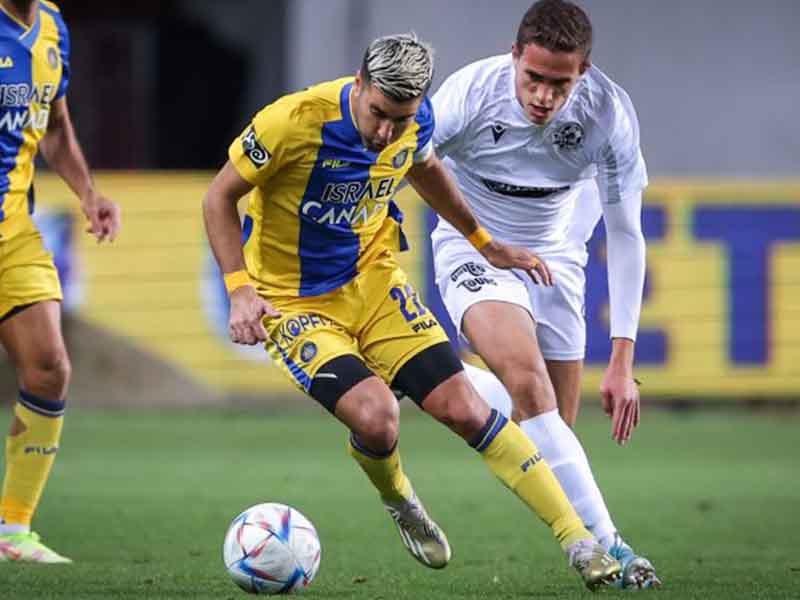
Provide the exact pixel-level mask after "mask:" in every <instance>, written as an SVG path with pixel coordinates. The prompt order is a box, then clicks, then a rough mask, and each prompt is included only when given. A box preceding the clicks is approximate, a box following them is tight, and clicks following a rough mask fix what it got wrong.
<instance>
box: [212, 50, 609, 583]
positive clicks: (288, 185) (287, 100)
mask: <svg viewBox="0 0 800 600" xmlns="http://www.w3.org/2000/svg"><path fill="white" fill-rule="evenodd" d="M432 73H433V59H432V55H431V50H430V48H429V47H428V46H427V45H425V44H423V43H421V42H420V41H419V40H417V38H416V37H415V36H414V35H396V36H389V37H385V38H380V39H378V40H375V41H374V42H373V43H372V44H371V45H370V46H369V48H368V49H367V51H366V53H365V55H364V60H363V62H362V65H361V68H360V70H359V71H358V73H357V74H356V76H355V78H352V77H349V78H344V79H339V80H336V81H331V82H327V83H323V84H320V85H317V86H314V87H311V88H309V89H308V90H306V91H303V92H300V93H297V94H292V95H289V96H285V97H283V98H281V99H279V100H278V101H276V102H275V103H273V104H271V105H269V106H267V107H266V108H264V109H263V110H262V111H261V112H260V113H258V114H257V115H256V116H255V118H254V119H253V121H252V122H251V123H250V125H248V127H247V128H246V129H245V131H244V132H243V133H242V135H241V136H240V137H239V138H238V139H236V140H235V141H234V142H233V144H232V145H231V147H230V150H229V157H230V160H229V161H228V162H227V163H226V165H225V166H224V167H223V168H222V170H221V171H220V172H219V174H218V175H217V176H216V178H215V179H214V182H213V183H212V185H211V187H210V189H209V191H208V194H207V196H206V198H205V203H204V214H205V221H206V228H207V232H208V237H209V240H210V242H211V245H212V248H213V250H214V254H215V256H216V258H217V261H218V262H219V265H220V267H221V269H222V271H223V273H224V274H225V282H226V285H227V287H228V290H229V293H230V296H231V309H230V335H231V338H232V340H233V341H235V342H238V343H244V344H256V343H259V342H266V348H267V350H268V352H269V353H270V355H271V356H272V358H273V360H274V361H275V363H276V364H277V365H278V366H279V368H280V369H281V370H282V371H283V372H284V373H285V374H286V376H287V377H288V378H290V379H291V380H292V381H293V382H294V384H295V385H296V386H297V387H299V388H300V389H302V390H303V391H305V392H306V393H308V394H309V395H311V396H312V397H313V398H314V399H316V400H317V401H318V402H320V403H321V404H322V405H323V406H324V407H325V408H327V409H328V410H329V411H330V412H331V413H332V414H333V415H335V416H336V418H338V419H339V420H340V421H341V422H342V423H344V424H345V425H346V426H347V427H348V428H349V429H350V432H351V435H350V441H349V443H348V450H349V453H350V454H351V455H352V457H353V458H354V459H355V460H356V461H357V462H358V463H359V465H360V466H361V467H362V468H363V470H364V471H365V472H366V474H367V476H368V477H369V479H370V481H371V482H372V483H373V485H374V486H375V487H376V488H377V490H378V492H379V494H380V496H381V499H382V501H383V503H384V505H385V506H386V508H387V510H388V511H389V513H390V515H391V516H392V518H393V519H394V521H395V523H396V525H397V527H398V529H399V532H400V537H401V539H402V541H403V543H404V544H405V546H406V547H407V548H408V550H409V552H410V553H411V554H412V555H413V556H414V557H415V558H416V559H417V560H419V561H420V562H421V563H423V564H424V565H426V566H428V567H432V568H442V567H444V566H445V565H446V564H447V562H448V561H449V559H450V546H449V544H448V542H447V538H446V537H445V535H444V533H443V532H442V530H441V529H440V528H439V526H438V525H437V524H436V523H435V522H434V521H433V520H432V519H431V518H430V517H429V516H428V514H427V512H426V510H425V508H424V507H423V505H422V503H421V502H420V500H419V498H418V497H417V495H416V493H415V492H414V490H413V488H412V486H411V483H410V482H409V479H408V478H407V477H406V475H405V473H404V472H403V469H402V466H401V461H400V456H399V452H398V448H397V440H398V430H399V420H398V403H397V400H396V398H395V395H394V394H393V393H392V391H391V389H390V385H391V386H392V387H393V388H396V389H398V390H401V391H402V392H404V393H405V394H406V395H408V396H409V397H410V398H412V399H413V400H414V402H416V403H417V404H418V405H419V406H420V407H422V408H423V410H425V411H426V412H428V413H430V414H431V415H432V416H433V417H434V418H436V419H437V420H439V421H441V422H442V423H444V424H445V425H446V426H448V427H449V428H450V429H451V430H453V431H454V432H455V433H456V434H458V435H459V436H461V437H462V438H464V440H466V441H467V442H468V443H469V444H470V445H471V446H472V447H473V448H475V449H476V450H477V451H478V452H479V453H480V454H481V456H482V457H483V458H484V460H485V461H486V463H487V465H488V466H489V468H490V469H491V470H492V471H493V472H494V473H495V474H496V475H497V476H498V477H499V478H500V479H501V480H502V481H503V482H504V483H505V484H506V485H507V486H508V487H509V488H511V489H512V490H513V491H514V492H515V493H516V494H517V495H518V496H519V497H520V498H521V499H522V500H523V502H525V503H526V504H527V505H528V506H529V507H530V508H531V509H532V510H533V511H534V512H535V513H536V514H538V515H539V516H540V517H541V518H542V519H543V520H544V521H545V522H546V523H547V524H548V525H549V526H550V527H551V528H552V530H553V533H554V535H555V536H556V538H557V539H558V541H559V542H560V543H561V546H562V548H563V549H564V550H565V551H566V552H567V553H568V555H569V557H570V561H571V563H572V564H573V565H574V566H575V567H576V568H577V569H578V571H579V572H580V573H581V575H582V576H583V578H584V580H585V581H586V583H587V585H589V586H590V587H594V586H597V585H599V584H601V583H604V582H608V581H610V580H613V579H614V578H615V577H616V576H617V573H618V572H619V563H617V562H616V561H615V560H614V559H612V558H611V557H610V556H608V555H607V554H606V553H605V552H604V551H603V549H602V548H601V547H600V546H599V545H598V544H597V543H596V542H595V540H594V538H592V536H591V534H590V533H589V532H588V531H587V530H586V529H585V528H584V526H583V523H582V522H581V521H580V519H579V518H578V516H577V515H576V513H575V511H574V510H573V508H572V506H571V505H570V504H569V502H568V500H567V498H566V496H565V495H564V492H563V491H562V489H561V487H560V486H559V484H558V482H557V480H556V479H555V477H554V476H553V473H552V471H551V470H550V467H549V466H548V465H547V464H546V463H545V462H544V461H543V460H541V457H540V455H539V453H538V451H537V449H536V448H535V447H534V445H533V443H532V442H531V441H530V440H529V439H528V438H527V437H526V436H525V435H524V434H523V433H522V432H521V431H520V429H519V428H518V427H517V426H516V425H515V424H514V423H513V422H510V421H507V420H506V419H505V418H504V417H503V416H502V415H500V414H499V413H497V412H496V411H494V410H490V408H489V407H488V406H487V404H486V403H485V402H484V401H483V400H482V399H481V398H480V397H479V396H478V395H477V393H476V392H475V390H474V389H473V388H472V386H471V385H470V383H469V381H468V379H467V378H466V376H465V374H464V372H463V369H462V366H461V362H460V361H459V360H458V358H457V357H456V355H455V352H454V351H453V349H452V348H451V346H450V344H449V342H448V340H447V337H446V336H445V334H444V332H443V330H442V329H441V327H440V326H439V324H438V323H437V321H436V319H435V318H434V317H433V316H432V315H431V313H430V312H429V310H428V309H427V308H426V307H425V306H424V305H423V304H422V302H421V300H420V298H419V297H418V295H417V293H416V291H415V290H414V288H413V287H412V286H411V284H410V283H409V282H408V279H407V278H406V275H405V273H404V272H403V271H402V270H401V269H400V268H399V267H398V264H397V261H396V257H395V253H396V252H397V251H400V250H402V249H404V246H405V238H404V237H403V233H402V230H401V223H402V213H401V212H400V210H399V208H398V207H397V206H396V205H395V204H394V202H393V201H392V199H391V198H392V196H393V194H394V192H395V190H396V189H397V186H398V184H399V183H400V181H401V180H402V179H403V178H404V177H406V178H407V179H408V180H409V182H410V183H411V184H412V185H413V186H414V187H415V188H416V190H417V191H418V192H419V193H420V195H421V196H422V197H423V198H424V199H425V201H426V202H428V204H430V206H431V207H433V209H434V210H436V211H437V212H438V213H439V214H440V215H441V216H442V217H443V218H445V219H447V220H448V221H449V222H451V223H452V224H453V226H455V227H456V229H458V230H459V231H460V232H462V233H463V234H464V235H465V236H467V237H468V238H469V239H470V241H472V243H473V244H474V245H475V247H476V248H478V250H479V251H480V252H481V254H482V255H483V256H484V257H486V259H487V260H488V261H489V262H490V263H492V264H493V265H495V266H497V267H500V268H517V269H521V270H524V271H528V272H529V274H530V275H531V276H536V277H539V278H541V279H542V280H544V282H545V283H550V281H549V272H548V271H547V268H546V266H545V265H544V264H543V263H541V262H540V261H539V260H538V259H537V258H536V257H535V256H534V255H533V254H531V253H530V252H528V251H526V250H524V249H521V248H514V247H510V246H505V245H503V244H500V243H498V242H496V241H493V240H492V239H491V237H490V236H489V235H488V233H487V232H486V231H485V230H484V229H483V228H481V227H480V226H479V224H478V222H477V221H476V220H475V218H474V216H473V215H472V213H471V212H470V210H469V208H468V207H467V204H466V203H465V202H464V199H463V198H462V197H461V195H460V192H459V191H458V188H457V187H456V185H455V184H454V182H453V181H452V180H451V178H450V177H449V175H448V174H447V172H446V171H445V170H444V167H443V166H442V164H441V163H440V162H439V160H438V158H437V157H436V156H435V154H434V152H433V149H432V146H431V136H432V133H433V128H434V115H433V113H432V109H431V103H430V101H429V100H428V98H427V97H426V96H425V94H426V92H427V90H428V88H429V86H430V83H431V77H432ZM247 193H249V194H250V195H249V206H248V210H247V215H246V217H245V223H244V228H242V226H241V224H240V220H239V214H238V212H237V208H236V205H237V201H238V200H239V199H240V198H241V197H242V196H244V195H245V194H247ZM243 229H244V231H243ZM243 234H244V239H245V243H244V247H242V241H241V240H242V237H243Z"/></svg>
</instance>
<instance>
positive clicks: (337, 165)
mask: <svg viewBox="0 0 800 600" xmlns="http://www.w3.org/2000/svg"><path fill="white" fill-rule="evenodd" d="M349 166H350V163H349V162H348V161H346V160H339V159H338V158H326V159H325V160H323V161H322V168H323V169H344V168H346V167H349Z"/></svg>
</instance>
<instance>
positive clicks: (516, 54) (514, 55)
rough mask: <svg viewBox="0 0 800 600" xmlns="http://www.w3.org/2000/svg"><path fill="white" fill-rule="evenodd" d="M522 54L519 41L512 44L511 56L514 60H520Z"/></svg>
mask: <svg viewBox="0 0 800 600" xmlns="http://www.w3.org/2000/svg"><path fill="white" fill-rule="evenodd" d="M520 56H522V48H520V47H519V46H518V45H517V42H514V43H513V44H511V57H512V58H513V59H514V60H519V57H520Z"/></svg>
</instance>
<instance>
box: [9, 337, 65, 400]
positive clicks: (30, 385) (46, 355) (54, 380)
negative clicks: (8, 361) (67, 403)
mask: <svg viewBox="0 0 800 600" xmlns="http://www.w3.org/2000/svg"><path fill="white" fill-rule="evenodd" d="M71 376H72V364H71V363H70V360H69V356H68V355H67V353H66V351H65V350H63V349H61V350H52V351H47V352H42V353H41V354H39V355H38V356H37V357H36V358H35V359H34V360H33V361H31V363H30V364H27V365H22V367H21V369H20V381H21V384H22V388H23V389H24V390H25V391H27V392H30V393H31V394H34V395H36V396H41V397H43V398H46V399H48V400H63V399H64V398H65V396H66V394H67V388H68V387H69V382H70V378H71Z"/></svg>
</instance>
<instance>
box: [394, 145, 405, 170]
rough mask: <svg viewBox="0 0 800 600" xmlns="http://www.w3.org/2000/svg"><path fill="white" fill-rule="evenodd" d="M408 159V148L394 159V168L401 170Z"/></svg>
mask: <svg viewBox="0 0 800 600" xmlns="http://www.w3.org/2000/svg"><path fill="white" fill-rule="evenodd" d="M407 158H408V148H406V149H405V150H401V151H400V152H398V153H397V154H396V155H395V157H394V158H393V159H392V166H393V167H394V168H395V169H399V168H400V167H402V166H403V165H404V164H406V159H407Z"/></svg>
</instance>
